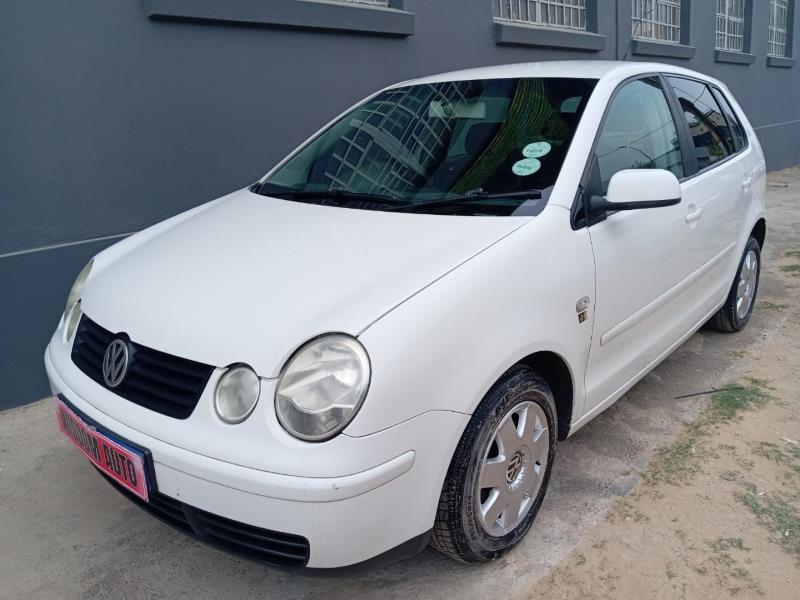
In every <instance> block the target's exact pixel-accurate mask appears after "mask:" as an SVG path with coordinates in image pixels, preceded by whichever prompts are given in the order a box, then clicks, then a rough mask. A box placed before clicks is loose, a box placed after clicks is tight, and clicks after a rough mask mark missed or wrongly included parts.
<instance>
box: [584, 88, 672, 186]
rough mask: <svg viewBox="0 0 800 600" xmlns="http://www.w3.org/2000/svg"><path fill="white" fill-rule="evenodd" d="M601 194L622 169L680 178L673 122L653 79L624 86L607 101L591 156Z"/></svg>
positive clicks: (665, 100)
mask: <svg viewBox="0 0 800 600" xmlns="http://www.w3.org/2000/svg"><path fill="white" fill-rule="evenodd" d="M595 157H596V160H597V169H598V171H599V175H600V183H601V187H602V193H603V194H605V193H606V191H607V190H608V182H609V181H610V180H611V177H612V176H613V175H614V173H616V172H618V171H622V170H623V169H667V170H669V171H672V172H673V173H674V174H675V176H676V177H678V178H679V179H680V178H681V177H683V175H684V172H683V160H682V157H681V151H680V144H679V143H678V133H677V131H676V128H675V122H674V121H673V120H672V113H671V112H670V110H669V104H668V103H667V99H666V97H665V96H664V91H663V89H662V88H661V83H660V80H659V79H658V78H657V77H646V78H644V79H637V80H636V81H632V82H630V83H627V84H625V86H624V87H622V88H621V89H620V90H619V92H617V94H616V95H615V96H614V99H613V100H612V101H611V106H610V107H609V109H608V115H607V117H606V121H605V124H604V125H603V131H602V133H601V134H600V137H599V138H598V141H597V150H596V153H595Z"/></svg>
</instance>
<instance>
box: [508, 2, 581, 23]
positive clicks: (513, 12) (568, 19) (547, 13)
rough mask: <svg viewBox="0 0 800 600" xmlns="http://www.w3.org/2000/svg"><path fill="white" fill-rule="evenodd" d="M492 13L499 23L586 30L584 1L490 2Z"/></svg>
mask: <svg viewBox="0 0 800 600" xmlns="http://www.w3.org/2000/svg"><path fill="white" fill-rule="evenodd" d="M492 11H493V13H494V18H495V19H498V20H500V21H516V22H519V23H530V24H532V25H539V26H544V27H559V28H562V29H583V30H585V29H586V0H492Z"/></svg>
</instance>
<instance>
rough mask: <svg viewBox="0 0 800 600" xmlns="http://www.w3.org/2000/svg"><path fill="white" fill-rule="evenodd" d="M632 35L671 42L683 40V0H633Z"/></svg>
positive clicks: (677, 42)
mask: <svg viewBox="0 0 800 600" xmlns="http://www.w3.org/2000/svg"><path fill="white" fill-rule="evenodd" d="M631 1H632V3H633V5H632V19H633V22H632V27H633V30H632V32H631V34H632V37H634V38H636V39H640V40H654V41H657V42H667V43H670V44H680V42H681V0H631Z"/></svg>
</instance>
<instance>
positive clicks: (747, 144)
mask: <svg viewBox="0 0 800 600" xmlns="http://www.w3.org/2000/svg"><path fill="white" fill-rule="evenodd" d="M663 75H664V79H665V80H666V82H667V85H669V86H670V87H669V93H670V95H671V96H672V101H673V102H674V103H675V106H676V107H677V109H678V110H679V111H680V116H681V127H682V128H683V129H684V132H685V134H686V141H687V143H688V144H689V149H690V153H691V157H692V162H693V163H694V168H693V170H692V171H691V174H690V175H688V176H686V177H684V178H683V179H681V180H680V181H681V183H683V182H684V181H687V180H689V179H692V178H693V177H697V176H698V175H704V174H705V173H708V172H709V171H712V170H714V169H716V168H717V167H720V166H722V165H724V164H725V163H727V162H728V161H730V160H731V159H732V158H735V157H737V156H739V155H740V154H742V153H743V152H744V151H746V150H747V149H748V148H749V147H750V137H749V136H748V135H747V132H746V131H745V128H744V126H743V125H742V120H741V118H739V115H738V113H737V112H736V108H734V106H733V103H732V102H731V101H730V100H728V97H727V96H726V95H725V93H724V92H723V91H722V90H721V89H720V88H719V87H718V86H716V85H714V84H713V83H712V82H710V81H705V80H703V79H699V78H697V77H690V76H688V75H683V74H679V73H663ZM670 77H673V78H677V79H688V80H689V81H695V82H697V83H701V84H703V85H704V86H706V87H707V88H708V89H709V92H710V93H711V97H712V98H714V101H715V102H717V104H719V100H717V97H716V94H719V95H721V96H722V98H724V99H725V101H726V102H727V103H728V106H729V107H730V109H731V111H732V112H733V116H734V117H736V120H737V121H738V124H739V128H740V129H741V131H742V136H743V137H744V145H743V146H742V147H741V148H740V149H739V150H737V151H736V152H733V153H731V154H729V155H728V156H726V157H725V158H723V159H722V160H718V161H717V162H715V163H714V164H711V165H708V166H707V167H704V168H702V169H698V167H697V157H696V156H695V153H694V140H693V139H692V134H691V131H690V130H689V124H688V123H687V122H686V119H685V118H684V116H683V109H682V108H681V105H680V101H679V100H678V96H677V94H675V90H673V89H672V85H670V83H669V78H670ZM715 92H716V94H715ZM719 108H720V110H722V107H721V106H720V107H719ZM721 114H722V117H723V118H724V119H725V121H726V122H727V121H728V117H726V116H725V112H724V111H723V112H721Z"/></svg>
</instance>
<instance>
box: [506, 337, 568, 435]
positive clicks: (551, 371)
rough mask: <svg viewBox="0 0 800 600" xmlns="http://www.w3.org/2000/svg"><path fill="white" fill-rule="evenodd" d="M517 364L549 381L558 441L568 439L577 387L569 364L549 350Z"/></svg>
mask: <svg viewBox="0 0 800 600" xmlns="http://www.w3.org/2000/svg"><path fill="white" fill-rule="evenodd" d="M517 364H522V365H525V366H527V367H530V368H531V369H533V370H534V371H536V372H537V373H538V374H539V375H541V376H542V377H544V379H545V380H546V381H547V384H548V385H549V386H550V390H551V391H552V392H553V399H554V400H555V402H556V416H557V417H558V439H559V440H564V439H566V438H567V436H568V435H569V430H570V427H571V426H572V411H573V406H574V405H575V385H574V383H573V382H574V379H573V376H572V370H571V369H570V368H569V364H568V363H567V361H566V360H564V358H563V357H562V356H561V355H559V354H556V353H555V352H550V351H547V350H545V351H539V352H534V353H533V354H529V355H528V356H526V357H524V358H522V359H521V360H519V361H518V362H517Z"/></svg>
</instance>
